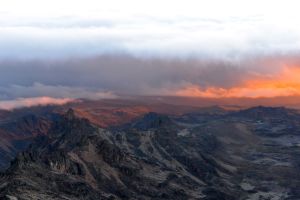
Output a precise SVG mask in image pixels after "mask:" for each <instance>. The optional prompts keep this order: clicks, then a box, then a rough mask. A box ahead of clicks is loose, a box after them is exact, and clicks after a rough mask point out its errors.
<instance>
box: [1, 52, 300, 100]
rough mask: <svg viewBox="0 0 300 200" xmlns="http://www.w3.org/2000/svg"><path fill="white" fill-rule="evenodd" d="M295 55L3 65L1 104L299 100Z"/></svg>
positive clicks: (103, 58)
mask: <svg viewBox="0 0 300 200" xmlns="http://www.w3.org/2000/svg"><path fill="white" fill-rule="evenodd" d="M299 64H300V62H299V59H298V56H297V55H290V56H286V55H285V56H283V55H276V56H269V57H251V58H247V59H241V60H237V61H224V60H215V59H211V60H207V59H205V60H201V59H194V58H190V59H158V58H147V59H142V58H137V57H133V56H129V55H126V54H124V55H106V56H97V57H89V58H69V59H62V60H55V61H53V60H52V61H51V60H32V61H3V62H1V63H0V85H1V87H0V100H2V101H8V100H14V99H18V98H33V97H51V98H59V99H65V98H70V99H77V98H85V99H94V100H95V99H103V98H108V99H110V98H118V97H122V95H158V96H160V95H161V96H189V97H191V96H192V97H207V98H227V97H250V98H259V97H277V96H298V95H300V79H299V77H300V67H299V66H300V65H299Z"/></svg>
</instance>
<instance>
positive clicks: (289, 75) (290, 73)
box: [176, 66, 300, 98]
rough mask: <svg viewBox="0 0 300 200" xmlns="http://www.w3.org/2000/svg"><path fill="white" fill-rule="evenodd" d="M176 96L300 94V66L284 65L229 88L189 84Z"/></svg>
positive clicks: (221, 96) (216, 96)
mask: <svg viewBox="0 0 300 200" xmlns="http://www.w3.org/2000/svg"><path fill="white" fill-rule="evenodd" d="M176 95H177V96H191V97H206V98H226V97H228V98H230V97H250V98H260V97H278V96H298V95H300V67H296V66H289V67H284V68H283V69H282V71H280V73H278V74H276V75H273V76H270V77H269V76H266V77H265V78H261V77H260V78H257V79H252V80H245V81H244V82H243V83H241V84H240V85H238V86H235V87H231V88H218V87H207V88H205V89H203V88H200V87H199V86H197V85H191V86H189V87H186V88H184V89H181V90H178V91H176Z"/></svg>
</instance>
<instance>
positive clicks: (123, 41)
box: [0, 0, 300, 108]
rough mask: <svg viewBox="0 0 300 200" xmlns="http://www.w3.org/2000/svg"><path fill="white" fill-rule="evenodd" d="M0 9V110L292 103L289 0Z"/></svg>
mask: <svg viewBox="0 0 300 200" xmlns="http://www.w3.org/2000/svg"><path fill="white" fill-rule="evenodd" d="M0 5H1V6H0V108H1V105H4V106H2V107H5V106H6V105H7V103H8V102H13V103H15V104H16V102H18V106H19V105H27V104H26V101H27V100H34V102H35V103H36V104H38V103H39V98H40V102H41V104H43V103H44V102H45V98H48V99H47V101H46V102H51V100H53V102H54V100H57V101H55V102H56V103H59V104H61V102H69V101H70V99H76V98H88V99H102V98H118V97H120V96H122V95H167V96H169V95H171V96H196V97H209V98H224V97H251V98H259V97H276V96H295V95H300V80H298V77H300V60H299V53H300V20H299V19H300V12H299V11H298V9H299V7H300V2H299V1H297V0H277V1H274V0H273V1H271V0H252V1H248V0H247V1H246V0H224V1H220V0H209V1H207V0H206V1H205V0H185V1H183V0H163V1H162V0H152V1H146V0H126V1H124V0H110V1H103V0H72V1H71V0H51V1H50V0H10V1H4V0H0ZM20 102H25V103H20Z"/></svg>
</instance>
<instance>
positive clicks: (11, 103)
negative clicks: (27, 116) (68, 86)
mask: <svg viewBox="0 0 300 200" xmlns="http://www.w3.org/2000/svg"><path fill="white" fill-rule="evenodd" d="M74 101H75V100H74V99H70V98H52V97H33V98H18V99H15V100H7V101H0V110H13V109H17V108H22V107H32V106H46V105H63V104H66V103H70V102H74Z"/></svg>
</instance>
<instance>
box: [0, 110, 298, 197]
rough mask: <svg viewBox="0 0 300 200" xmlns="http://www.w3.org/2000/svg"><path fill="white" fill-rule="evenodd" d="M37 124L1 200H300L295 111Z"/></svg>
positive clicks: (5, 180)
mask: <svg viewBox="0 0 300 200" xmlns="http://www.w3.org/2000/svg"><path fill="white" fill-rule="evenodd" d="M40 120H41V118H39V117H38V118H37V119H32V120H31V121H33V122H31V121H30V122H27V124H34V125H36V124H41V122H40ZM44 120H47V123H42V124H47V126H45V128H43V129H38V130H40V131H45V133H43V134H36V136H35V137H34V139H33V140H32V141H30V144H28V145H29V146H28V145H27V146H26V148H25V147H24V149H21V150H19V151H20V153H18V155H17V156H16V158H15V159H14V160H13V161H12V162H11V164H10V167H9V168H8V169H7V170H6V171H4V172H3V173H1V176H0V198H1V199H9V200H31V199H36V200H38V199H45V200H47V199H49V200H50V199H56V200H59V199H62V200H71V199H72V200H73V199H74V200H76V199H78V200H79V199H80V200H81V199H90V200H94V199H157V200H158V199H170V200H171V199H172V200H174V199H178V200H184V199H203V200H299V199H300V187H299V186H300V173H299V172H300V159H299V158H300V114H299V113H298V112H297V111H295V110H290V109H286V108H272V107H255V108H250V109H247V110H241V111H231V112H227V111H223V110H222V111H218V112H191V113H188V114H183V115H180V116H179V115H164V114H157V113H152V112H151V113H148V114H145V115H144V116H141V117H138V118H136V119H134V120H133V121H131V122H129V123H125V124H122V125H118V126H114V127H108V128H105V129H104V128H100V127H99V126H97V125H96V124H95V123H92V122H90V121H89V120H88V119H85V118H83V117H80V116H78V115H75V113H74V110H72V109H70V110H68V111H67V112H66V113H65V114H61V115H57V114H56V115H55V117H47V118H46V119H44ZM37 122H39V123H37ZM43 122H45V121H43ZM22 127H24V126H22ZM34 127H35V126H34ZM38 127H44V126H42V125H39V126H38Z"/></svg>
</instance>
